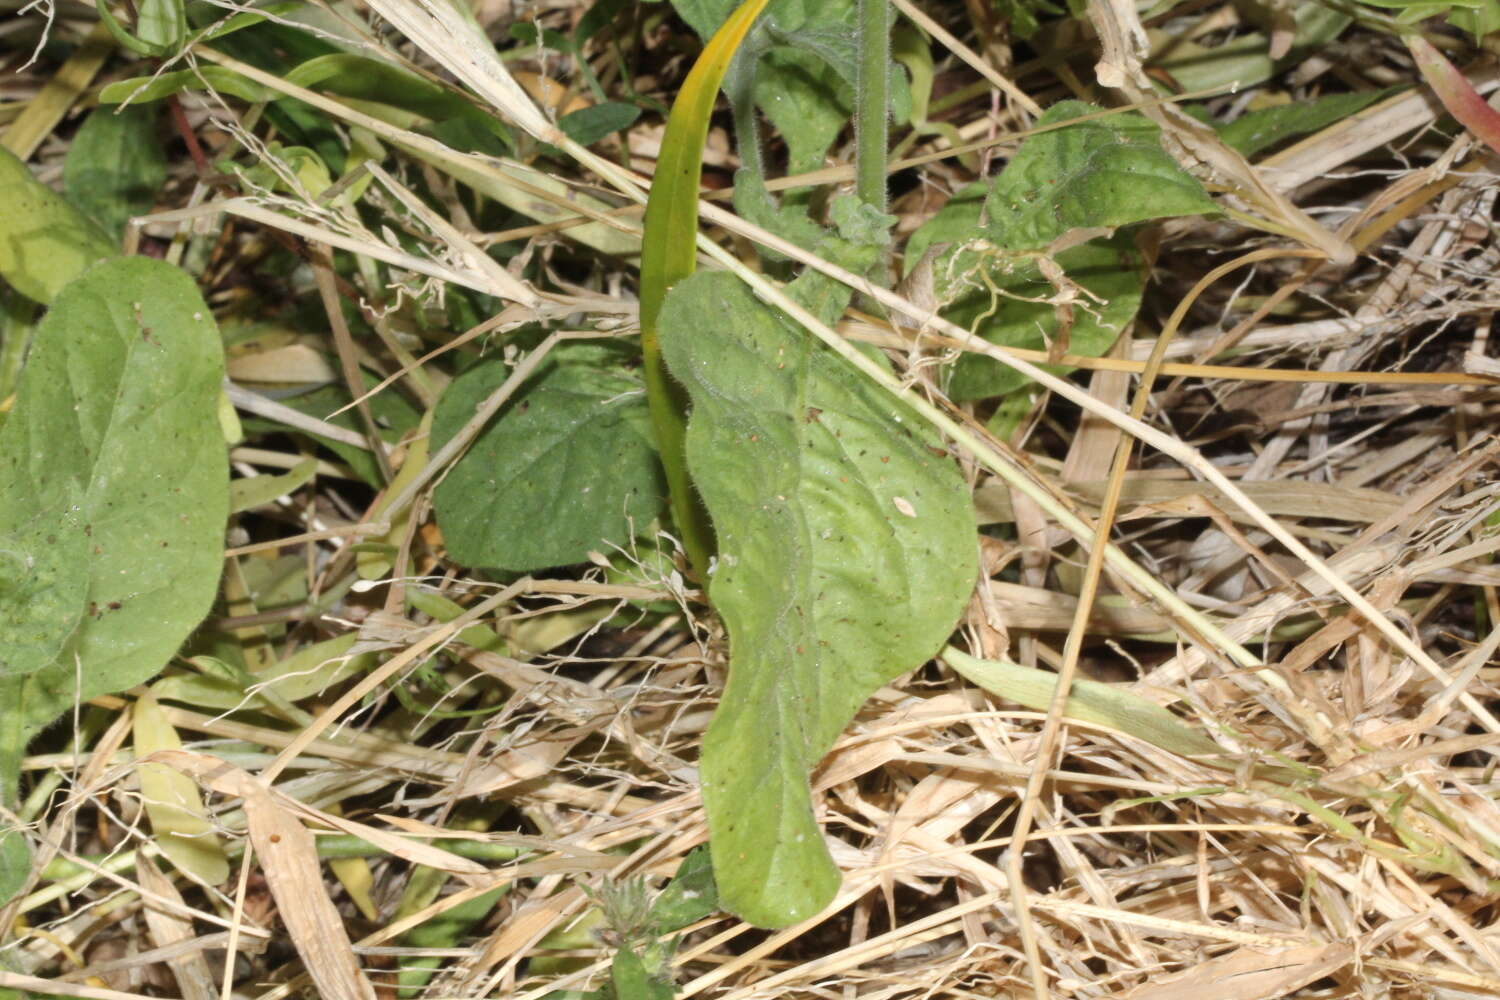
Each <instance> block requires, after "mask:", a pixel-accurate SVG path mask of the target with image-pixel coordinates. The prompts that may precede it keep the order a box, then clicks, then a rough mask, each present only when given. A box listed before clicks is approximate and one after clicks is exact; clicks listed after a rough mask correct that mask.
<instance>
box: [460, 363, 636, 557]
mask: <svg viewBox="0 0 1500 1000" xmlns="http://www.w3.org/2000/svg"><path fill="white" fill-rule="evenodd" d="M558 351H559V352H560V353H559V355H558V357H557V358H554V364H553V365H552V366H551V367H550V368H549V369H548V370H546V371H544V372H543V373H542V374H541V375H540V376H538V377H537V378H535V379H533V380H532V381H531V382H529V383H528V384H527V386H526V387H524V388H523V391H522V392H521V393H520V394H519V396H518V398H517V399H515V400H513V401H512V402H511V403H510V404H508V405H507V406H506V407H505V408H504V409H503V410H501V412H500V414H499V415H498V416H497V417H496V418H495V419H494V421H493V422H492V423H491V424H490V425H489V427H488V428H486V429H485V430H484V431H482V432H481V433H480V435H479V437H478V438H476V439H475V441H474V443H473V444H472V445H471V446H470V448H469V450H468V451H467V452H466V453H465V454H464V456H463V457H462V458H460V459H459V460H458V462H457V463H455V464H454V466H453V468H452V470H450V471H449V473H448V476H447V478H445V479H444V480H443V482H442V484H441V485H439V486H438V488H437V490H436V492H435V493H434V496H433V504H434V507H435V509H436V511H437V517H438V524H439V525H440V526H441V527H442V529H443V539H444V541H445V542H446V543H447V546H448V552H449V554H450V555H452V557H453V558H454V559H456V560H457V561H459V562H461V563H464V564H466V565H470V566H484V567H487V568H492V569H507V570H514V571H517V572H529V571H531V570H538V569H549V568H551V567H554V566H566V565H569V564H571V563H576V562H582V561H583V560H584V559H586V558H588V554H589V552H590V551H591V550H595V549H599V550H607V549H608V548H609V547H610V546H611V545H625V544H626V543H628V542H629V540H630V538H631V537H632V536H633V535H635V534H637V533H638V532H640V531H642V530H643V529H645V528H646V526H647V525H649V524H650V523H651V521H652V519H653V518H655V517H656V515H657V512H658V511H659V510H660V507H661V495H662V492H663V490H662V485H661V478H660V477H661V473H660V466H659V464H658V462H657V458H656V452H655V449H654V448H653V447H652V444H651V428H650V423H649V417H648V414H647V411H646V399H645V395H644V393H643V391H642V386H641V383H640V381H639V380H637V379H636V378H634V377H632V376H630V375H628V374H626V373H625V372H624V370H623V366H622V364H621V359H620V358H619V357H618V355H616V354H614V353H613V352H610V353H607V354H603V355H601V353H600V352H599V351H598V350H597V349H595V348H589V349H588V351H587V352H581V351H580V350H578V349H577V348H574V349H572V350H569V349H567V348H566V347H565V348H559V349H558ZM555 353H557V352H555ZM578 358H587V359H589V360H587V361H584V362H581V363H563V362H564V360H565V359H578ZM510 375H511V369H510V367H509V366H508V365H507V364H506V363H505V362H504V361H503V360H502V359H499V358H496V359H494V360H491V361H486V362H483V363H481V364H479V365H476V366H475V367H474V368H472V369H470V370H469V371H467V372H465V373H464V374H463V375H461V376H459V377H458V378H457V379H455V380H454V381H453V384H452V385H450V386H449V387H448V390H447V392H445V393H444V394H443V398H442V399H441V400H440V401H439V403H438V407H437V412H436V414H435V415H434V417H433V425H432V433H433V442H432V446H433V447H434V448H440V447H442V446H443V444H444V443H446V442H447V441H448V440H449V439H450V438H451V437H453V435H454V434H456V433H457V432H458V430H459V429H460V428H461V427H462V426H463V425H464V424H465V423H467V422H468V420H469V419H470V418H471V417H472V416H473V415H474V408H475V407H476V406H477V405H478V404H480V403H481V402H482V401H483V400H484V399H485V398H486V397H487V396H489V395H490V394H491V393H492V392H494V391H495V390H496V389H498V388H499V387H500V386H501V385H502V384H503V383H504V382H505V380H506V379H508V378H509V377H510Z"/></svg>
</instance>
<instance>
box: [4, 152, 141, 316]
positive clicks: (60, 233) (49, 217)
mask: <svg viewBox="0 0 1500 1000" xmlns="http://www.w3.org/2000/svg"><path fill="white" fill-rule="evenodd" d="M0 205H3V206H5V210H4V211H3V212H0V278H3V279H5V281H7V282H9V283H10V285H11V287H12V288H14V289H15V290H16V291H18V292H20V293H21V294H22V295H24V296H26V297H27V298H29V299H35V300H36V301H37V302H42V303H47V302H51V301H52V298H53V296H55V295H56V294H57V293H58V292H60V291H61V290H62V287H63V286H64V285H66V284H67V283H68V282H70V281H72V280H73V279H74V278H76V277H78V276H79V275H80V274H82V273H83V272H84V270H86V269H87V268H88V266H89V265H90V264H93V263H95V262H96V261H100V260H103V259H104V258H106V257H114V256H117V255H118V254H119V252H120V251H119V249H118V248H116V247H115V246H114V244H112V243H111V242H110V240H109V237H108V236H107V235H106V234H105V233H104V232H103V230H101V229H100V228H99V227H98V226H97V225H95V224H94V223H93V222H92V221H91V220H90V219H89V218H87V217H86V216H85V215H84V214H83V213H82V212H80V211H78V209H76V208H74V207H73V206H72V205H70V204H68V201H67V199H66V198H64V197H63V196H62V195H60V194H58V193H57V192H56V191H53V190H52V189H51V188H49V187H47V186H46V185H45V184H43V183H41V182H40V181H38V180H37V179H36V178H34V177H32V176H31V171H30V170H27V169H26V164H25V163H22V162H21V160H20V159H19V158H18V157H17V156H16V154H14V153H12V152H11V151H10V150H8V149H5V148H4V147H0Z"/></svg>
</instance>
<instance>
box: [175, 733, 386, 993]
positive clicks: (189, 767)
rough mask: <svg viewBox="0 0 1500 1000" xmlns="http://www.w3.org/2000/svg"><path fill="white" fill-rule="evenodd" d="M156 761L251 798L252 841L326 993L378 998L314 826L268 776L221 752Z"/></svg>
mask: <svg viewBox="0 0 1500 1000" xmlns="http://www.w3.org/2000/svg"><path fill="white" fill-rule="evenodd" d="M152 761H153V762H155V763H160V764H164V765H167V766H170V767H173V768H176V769H177V770H179V771H182V772H183V773H185V774H190V775H192V776H193V777H194V778H196V779H198V781H200V782H202V783H203V784H206V785H207V786H208V787H210V788H212V789H213V790H214V791H216V792H219V793H220V794H222V795H234V796H238V797H239V798H240V799H242V800H243V801H244V804H245V818H246V821H247V825H248V826H249V828H250V843H251V846H252V847H254V849H255V853H256V854H257V855H259V857H260V866H261V870H262V871H263V872H264V873H265V877H266V884H267V885H269V886H270V889H271V895H272V896H273V897H274V898H275V900H276V908H277V910H278V911H279V912H280V914H281V920H282V923H284V924H285V925H286V930H287V936H288V937H290V938H291V939H292V944H293V945H294V946H296V949H297V954H298V955H300V956H301V957H302V963H303V964H304V965H305V966H306V967H307V972H308V974H309V975H310V976H311V977H312V980H313V983H314V984H315V985H316V986H317V991H318V995H319V996H322V997H324V998H326V1000H375V988H374V987H373V986H371V985H370V981H369V980H368V979H366V978H365V974H364V972H363V971H362V970H361V969H360V967H359V960H358V959H357V958H356V957H355V955H354V945H353V943H352V942H351V941H350V940H349V934H348V931H347V930H346V929H345V927H344V918H343V916H342V915H341V914H340V913H339V911H338V908H337V907H335V906H334V905H333V900H331V899H329V898H328V893H327V892H326V891H325V890H324V888H323V873H322V870H321V868H320V867H319V864H318V848H317V844H316V842H315V841H314V839H313V835H312V833H311V832H310V831H309V830H308V829H307V828H306V827H305V826H303V825H302V824H301V822H299V821H298V820H297V818H296V817H295V816H294V815H292V813H291V812H290V811H289V810H288V809H286V808H285V807H283V806H282V805H281V803H279V802H277V800H276V798H275V796H274V795H273V794H272V791H271V789H270V787H269V786H267V785H266V783H265V782H263V781H261V780H260V779H259V778H256V777H255V776H254V775H251V774H249V773H247V772H245V771H242V770H240V769H239V768H237V767H234V766H233V765H230V764H226V763H224V762H223V761H221V760H218V759H217V758H214V757H207V756H204V755H203V754H196V753H189V752H187V751H185V750H166V751H162V752H161V753H158V754H154V755H153V757H152Z"/></svg>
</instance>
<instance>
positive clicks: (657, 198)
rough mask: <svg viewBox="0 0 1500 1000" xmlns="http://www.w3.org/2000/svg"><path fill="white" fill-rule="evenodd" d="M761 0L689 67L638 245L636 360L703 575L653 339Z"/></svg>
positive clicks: (703, 555)
mask: <svg viewBox="0 0 1500 1000" xmlns="http://www.w3.org/2000/svg"><path fill="white" fill-rule="evenodd" d="M765 6H766V0H745V2H744V3H743V4H741V5H740V6H739V7H737V8H736V9H735V11H734V13H733V14H731V15H729V18H728V20H726V21H724V23H723V25H722V26H720V27H719V28H718V30H717V31H716V32H715V33H714V35H713V37H712V38H710V39H709V40H708V44H707V45H705V46H704V48H703V53H702V54H701V55H700V56H699V57H698V60H697V62H695V63H693V68H692V70H690V71H689V72H688V75H687V79H686V80H684V81H683V83H682V89H681V90H679V91H678V93H677V100H675V101H673V102H672V111H671V113H670V114H669V115H668V116H667V129H666V133H665V134H664V135H663V136H662V143H661V153H660V154H659V155H658V157H657V161H656V175H655V177H654V178H653V179H652V181H651V194H650V197H649V198H648V199H647V201H646V218H645V234H644V236H643V237H642V240H641V291H640V297H641V307H640V318H641V355H642V360H643V362H644V364H643V368H644V370H645V376H646V398H647V401H648V404H649V407H650V412H651V427H652V431H653V434H654V436H655V440H656V447H657V451H658V452H659V453H660V454H661V463H662V471H663V473H664V475H665V476H666V480H667V490H668V493H669V495H670V500H671V504H672V508H673V510H672V520H673V522H674V523H675V524H676V527H677V531H678V534H679V535H681V536H682V543H683V547H684V548H685V549H686V550H687V553H688V558H689V559H690V560H691V562H692V564H693V566H694V568H695V569H697V570H698V572H700V573H702V572H704V571H705V570H706V568H707V565H708V559H709V555H710V553H712V552H713V537H712V535H713V533H712V530H711V529H710V528H709V527H708V525H707V524H706V523H704V520H703V517H702V512H701V511H700V510H699V508H698V506H697V502H696V500H695V499H694V494H693V489H692V485H691V483H690V482H689V480H688V475H687V470H686V469H685V467H684V465H683V458H682V454H683V444H682V442H683V435H684V428H685V426H686V424H685V420H684V417H683V410H684V407H683V400H682V393H681V391H680V389H679V388H678V387H677V386H675V385H674V384H673V383H672V382H670V381H669V380H668V378H667V373H666V369H665V367H664V365H663V363H662V358H661V345H660V343H659V341H658V338H657V319H658V317H659V316H660V315H661V309H662V301H663V299H664V298H665V297H666V294H667V289H669V288H671V287H672V286H673V285H675V284H676V283H677V282H679V281H681V280H682V279H683V278H685V277H687V276H688V275H690V274H692V273H693V268H694V267H696V266H697V260H698V258H697V253H698V186H699V184H700V183H701V181H702V179H703V146H704V143H705V142H707V140H708V120H709V118H710V117H711V116H712V115H713V112H714V104H715V103H716V101H717V99H718V95H719V85H720V84H721V83H722V82H723V81H724V74H725V73H726V72H728V70H729V64H730V62H731V60H733V59H734V55H735V52H736V51H737V50H738V49H739V47H740V44H741V43H742V42H743V41H744V40H745V36H746V35H747V34H748V33H749V31H750V29H751V27H753V26H754V24H755V19H756V18H757V17H758V16H759V15H760V12H761V11H762V10H763V9H765Z"/></svg>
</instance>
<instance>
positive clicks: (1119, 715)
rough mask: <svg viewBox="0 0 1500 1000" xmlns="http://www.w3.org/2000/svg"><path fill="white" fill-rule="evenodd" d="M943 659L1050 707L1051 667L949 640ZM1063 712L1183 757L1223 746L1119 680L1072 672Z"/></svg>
mask: <svg viewBox="0 0 1500 1000" xmlns="http://www.w3.org/2000/svg"><path fill="white" fill-rule="evenodd" d="M943 661H944V662H945V663H947V664H948V666H950V667H952V668H953V669H954V670H956V671H958V673H959V674H961V675H962V676H963V677H964V679H965V680H967V681H969V683H971V684H976V685H978V686H979V687H982V688H984V689H985V690H986V691H988V692H989V693H990V694H993V695H996V696H997V697H1000V698H1004V699H1006V700H1007V701H1013V702H1015V703H1016V704H1018V705H1023V706H1025V707H1026V708H1030V709H1033V710H1035V711H1038V712H1045V711H1047V710H1048V709H1050V708H1051V707H1052V697H1053V694H1054V692H1055V691H1056V690H1057V675H1056V674H1054V673H1052V672H1051V671H1048V670H1037V669H1036V668H1034V667H1023V666H1020V665H1019V664H1015V663H1006V662H1004V661H1001V660H980V659H976V658H975V657H972V656H970V655H969V654H968V653H965V652H963V651H961V650H957V649H954V648H953V647H951V646H950V647H948V648H947V649H945V650H943ZM1063 714H1064V716H1065V717H1066V718H1069V719H1073V720H1076V721H1078V722H1088V723H1092V724H1094V725H1098V726H1104V727H1106V728H1109V729H1116V730H1119V731H1120V732H1122V733H1125V734H1127V735H1130V736H1134V737H1135V738H1136V739H1139V740H1145V741H1146V742H1147V743H1150V744H1152V745H1153V746H1158V747H1161V748H1162V749H1163V750H1170V751H1172V752H1173V753H1176V754H1181V755H1182V756H1184V757H1193V756H1202V755H1219V754H1222V753H1223V752H1224V751H1223V750H1222V749H1221V748H1220V747H1219V745H1218V744H1217V743H1215V742H1214V741H1213V740H1211V739H1209V738H1208V737H1207V736H1206V735H1204V734H1203V732H1202V731H1201V730H1198V729H1195V728H1193V727H1192V726H1190V725H1188V724H1187V723H1186V722H1184V721H1182V720H1181V719H1179V718H1178V717H1177V716H1175V715H1173V714H1172V713H1171V712H1169V711H1167V710H1166V709H1165V708H1162V707H1161V706H1160V705H1158V704H1157V703H1156V702H1154V701H1147V700H1146V699H1145V698H1142V697H1141V696H1140V695H1138V694H1136V693H1135V692H1133V691H1131V690H1129V689H1128V688H1125V687H1123V686H1121V685H1118V684H1104V683H1101V682H1099V681H1093V680H1089V679H1088V678H1086V677H1079V678H1076V679H1075V680H1074V681H1073V683H1072V686H1071V687H1069V689H1068V702H1067V706H1066V707H1065V708H1064V710H1063Z"/></svg>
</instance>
